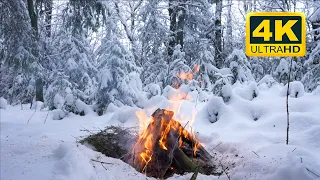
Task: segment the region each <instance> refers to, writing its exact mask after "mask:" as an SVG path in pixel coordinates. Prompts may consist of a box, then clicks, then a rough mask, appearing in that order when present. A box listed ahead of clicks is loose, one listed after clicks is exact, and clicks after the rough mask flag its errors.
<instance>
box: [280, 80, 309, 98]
mask: <svg viewBox="0 0 320 180" xmlns="http://www.w3.org/2000/svg"><path fill="white" fill-rule="evenodd" d="M287 90H288V84H286V85H285V86H284V88H283V89H282V91H281V95H282V96H286V95H287ZM303 95H304V86H303V84H302V83H301V82H300V81H293V82H290V85H289V96H291V97H295V98H299V97H302V96H303Z"/></svg>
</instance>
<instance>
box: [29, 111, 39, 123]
mask: <svg viewBox="0 0 320 180" xmlns="http://www.w3.org/2000/svg"><path fill="white" fill-rule="evenodd" d="M36 111H37V108H36V109H35V110H34V112H33V113H32V115H31V116H30V118H29V119H28V122H27V124H29V121H30V119H31V118H32V117H33V115H34V114H35V113H36Z"/></svg>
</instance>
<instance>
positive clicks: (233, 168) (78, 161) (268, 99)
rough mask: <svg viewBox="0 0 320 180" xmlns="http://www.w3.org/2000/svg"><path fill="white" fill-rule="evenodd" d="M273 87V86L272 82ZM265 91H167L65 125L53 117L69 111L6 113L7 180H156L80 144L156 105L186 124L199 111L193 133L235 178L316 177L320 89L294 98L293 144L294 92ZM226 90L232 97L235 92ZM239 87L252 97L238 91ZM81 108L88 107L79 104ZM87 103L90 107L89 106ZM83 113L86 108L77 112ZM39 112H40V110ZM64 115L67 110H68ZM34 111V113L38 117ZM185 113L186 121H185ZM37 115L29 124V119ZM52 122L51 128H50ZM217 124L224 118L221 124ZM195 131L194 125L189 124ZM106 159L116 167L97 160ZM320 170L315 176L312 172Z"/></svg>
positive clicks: (133, 121)
mask: <svg viewBox="0 0 320 180" xmlns="http://www.w3.org/2000/svg"><path fill="white" fill-rule="evenodd" d="M265 82H268V81H267V80H265ZM265 82H263V83H260V84H259V83H258V89H259V94H258V96H257V97H255V98H253V99H249V98H248V97H247V96H249V95H250V93H251V92H252V89H254V90H257V86H256V85H255V84H253V85H252V84H250V83H249V84H247V85H244V84H238V83H236V84H234V85H233V86H232V89H231V92H232V98H230V100H229V102H228V103H225V102H224V101H223V99H222V98H221V97H216V96H212V95H208V94H207V93H204V92H201V93H200V94H202V96H207V97H202V98H203V99H209V102H207V101H204V102H201V101H198V102H195V101H196V100H195V98H194V96H195V95H196V94H198V93H195V94H193V92H192V93H190V96H191V97H192V98H190V99H188V98H183V99H171V100H168V99H167V97H171V98H172V97H173V96H174V94H176V95H177V94H179V93H178V92H177V90H176V89H169V88H167V89H166V91H165V93H166V96H163V95H155V96H153V97H151V98H150V99H149V100H148V101H147V103H146V104H145V107H146V108H144V109H140V108H137V107H130V106H123V107H116V106H112V105H109V106H108V109H107V111H106V112H107V113H106V114H105V115H103V116H97V115H95V114H94V113H89V114H86V115H85V116H79V115H75V114H72V113H70V114H69V115H68V116H67V117H65V118H63V119H62V120H60V121H56V120H52V119H53V117H54V116H56V114H58V115H61V114H60V113H61V110H60V109H57V110H54V111H49V115H48V117H47V118H46V116H47V113H48V111H47V110H36V112H35V111H34V110H30V109H29V107H30V105H29V104H24V105H22V107H21V106H20V105H19V106H8V107H7V108H6V109H0V115H1V118H0V119H1V146H0V148H1V173H0V176H1V177H0V179H1V180H9V179H12V180H21V179H34V180H43V179H59V180H67V179H68V180H88V179H90V180H97V179H110V180H112V179H132V180H133V179H134V180H139V179H141V180H142V179H143V180H144V179H153V178H149V177H146V176H145V175H144V174H141V173H139V172H136V171H135V169H134V168H132V167H131V166H129V165H128V164H126V163H124V162H122V161H121V160H119V159H113V158H110V157H106V156H104V155H102V154H101V153H99V152H96V151H94V150H93V149H92V148H91V147H88V146H84V145H81V144H79V143H77V140H79V138H81V136H84V135H88V132H86V131H80V130H81V129H84V128H86V129H89V130H95V129H99V128H101V129H103V128H104V127H105V126H108V125H120V126H124V127H133V126H137V125H138V124H139V120H138V118H137V116H136V114H135V112H136V111H143V112H145V113H146V115H147V116H150V115H151V114H152V112H153V111H154V110H155V109H156V108H167V109H174V107H175V106H176V105H179V112H177V113H176V114H175V116H174V118H175V119H178V120H181V119H184V120H183V121H181V123H182V125H185V124H186V123H187V122H188V121H190V120H191V116H192V115H193V113H194V112H195V111H196V112H197V114H196V116H195V119H194V122H193V123H189V124H192V130H193V131H194V133H195V134H196V137H197V138H198V140H199V141H200V142H201V143H202V144H203V145H204V147H205V148H206V149H207V150H208V151H209V152H210V153H211V154H212V155H214V156H215V157H216V158H217V159H218V160H220V161H221V162H222V164H223V165H224V166H227V167H228V168H229V169H230V170H229V174H230V176H231V179H232V180H241V179H247V180H256V179H260V180H314V179H317V178H318V177H317V176H316V175H314V174H313V173H315V174H317V175H320V155H319V152H320V143H319V141H320V121H319V117H320V111H319V109H320V108H319V107H320V96H319V91H317V90H315V91H314V92H312V93H307V92H303V93H304V95H301V96H300V95H299V98H295V97H292V96H289V111H290V134H289V135H290V136H289V145H286V144H285V139H286V124H287V122H286V97H285V96H283V95H282V94H281V92H282V91H283V89H285V88H286V87H285V86H283V85H281V84H273V85H270V86H269V85H268V86H265V87H264V88H260V86H261V84H266V83H265ZM291 85H292V91H293V92H298V94H300V93H302V91H301V85H299V84H298V83H295V82H293V83H291V84H290V86H291ZM226 89H228V90H223V92H224V93H226V92H228V93H230V87H228V88H226ZM238 90H243V92H245V93H248V94H246V95H243V94H241V93H240V94H239V93H237V91H238ZM78 103H79V107H82V108H86V107H87V106H82V105H83V104H82V103H80V101H78ZM81 104H82V105H81ZM77 108H78V107H77ZM34 112H35V113H34ZM62 112H63V111H62ZM217 112H219V114H218V120H217V121H216V122H214V123H211V122H210V121H209V120H210V118H209V116H208V115H209V113H213V114H214V113H217ZM33 113H34V115H33ZM183 116H184V118H183ZM30 117H31V119H30V122H29V124H27V121H28V119H29V118H30ZM45 120H46V123H44V122H45ZM214 120H216V119H214ZM186 128H187V129H189V128H190V126H186ZM92 159H93V160H98V161H103V162H106V163H110V164H103V165H101V163H99V162H95V161H92ZM312 172H313V173H312ZM191 176H192V174H191V173H189V174H185V175H174V176H173V177H171V178H169V179H180V180H186V179H190V177H191ZM197 179H199V180H217V179H219V180H220V179H222V180H227V179H228V178H227V177H226V176H225V174H223V175H222V176H221V177H218V176H206V175H202V174H199V175H198V178H197ZM318 179H319V178H318Z"/></svg>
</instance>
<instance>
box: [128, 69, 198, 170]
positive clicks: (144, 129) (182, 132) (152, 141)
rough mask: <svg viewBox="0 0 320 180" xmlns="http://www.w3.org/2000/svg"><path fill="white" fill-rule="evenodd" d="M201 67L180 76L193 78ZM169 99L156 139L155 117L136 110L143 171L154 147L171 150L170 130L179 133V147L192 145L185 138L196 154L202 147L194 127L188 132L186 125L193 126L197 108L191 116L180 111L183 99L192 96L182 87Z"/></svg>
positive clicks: (188, 98) (190, 98)
mask: <svg viewBox="0 0 320 180" xmlns="http://www.w3.org/2000/svg"><path fill="white" fill-rule="evenodd" d="M199 69H200V67H199V66H198V65H197V64H196V65H195V66H194V68H193V71H192V73H180V75H179V77H180V78H181V79H186V80H192V79H193V73H195V72H198V71H199ZM168 99H169V104H168V107H167V109H168V110H169V111H164V116H163V117H162V119H161V125H160V139H156V138H158V137H154V135H153V134H152V132H153V130H154V129H155V128H156V127H155V123H154V122H155V119H154V118H153V117H150V116H149V115H147V113H146V112H145V111H142V110H141V111H137V112H136V115H137V117H138V118H139V125H140V136H139V139H138V141H137V143H136V145H137V144H138V143H141V142H143V143H144V144H143V145H142V147H143V149H142V150H141V149H140V150H139V151H140V154H139V156H140V158H141V159H140V162H141V163H143V164H142V165H143V167H144V168H143V170H142V172H144V170H145V168H146V167H147V165H148V163H149V162H150V161H151V160H152V156H153V151H154V149H153V148H155V147H159V148H161V149H162V150H163V151H169V150H170V148H172V147H169V146H168V137H169V135H170V132H177V133H178V135H179V137H178V139H177V145H178V146H179V147H181V146H190V145H188V143H184V140H185V139H188V140H192V142H194V144H193V145H192V147H191V148H192V150H193V155H194V156H196V155H197V150H198V149H199V148H200V147H201V144H200V142H199V141H198V140H196V137H195V134H194V132H193V131H192V128H191V130H190V131H189V132H188V131H187V130H186V127H185V126H186V125H187V124H188V125H189V127H192V125H193V123H194V121H195V117H196V114H197V111H196V109H193V110H192V115H191V116H187V115H186V114H183V113H181V112H180V110H181V107H182V103H183V102H184V101H182V100H189V101H191V100H192V96H191V95H189V94H188V93H185V92H183V91H181V90H180V89H176V93H175V94H174V95H173V96H170V97H169V98H168ZM172 112H173V113H174V117H173V118H172V119H170V120H168V118H166V117H165V116H169V117H172V116H173V114H172ZM173 119H174V120H173ZM182 123H183V124H185V126H183V125H182ZM157 128H159V127H157ZM136 145H135V146H134V149H135V148H136V147H137V146H136ZM134 149H133V150H134ZM168 153H169V152H168ZM172 169H173V167H172Z"/></svg>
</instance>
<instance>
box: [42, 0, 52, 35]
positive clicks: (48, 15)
mask: <svg viewBox="0 0 320 180" xmlns="http://www.w3.org/2000/svg"><path fill="white" fill-rule="evenodd" d="M44 9H45V22H46V26H45V27H46V36H47V37H51V18H52V0H46V2H45V5H44Z"/></svg>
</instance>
